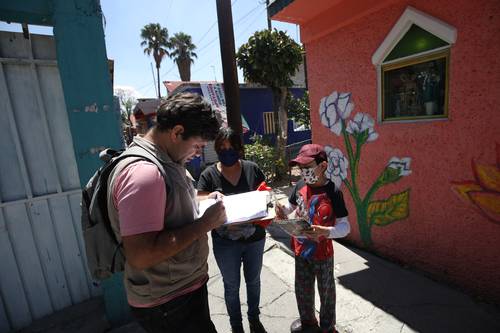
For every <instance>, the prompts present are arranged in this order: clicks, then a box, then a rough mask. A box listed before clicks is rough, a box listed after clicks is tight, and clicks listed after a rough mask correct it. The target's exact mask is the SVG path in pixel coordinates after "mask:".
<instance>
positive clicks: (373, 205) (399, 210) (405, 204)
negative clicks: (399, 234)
mask: <svg viewBox="0 0 500 333" xmlns="http://www.w3.org/2000/svg"><path fill="white" fill-rule="evenodd" d="M409 199H410V190H409V189H408V190H406V191H404V192H401V193H398V194H393V195H391V196H390V197H389V199H387V200H380V201H372V202H370V204H369V205H368V221H370V222H371V223H373V224H375V225H377V226H385V225H388V224H391V223H392V222H396V221H399V220H402V219H405V218H407V217H408V215H409V214H410V204H409V202H410V200H409Z"/></svg>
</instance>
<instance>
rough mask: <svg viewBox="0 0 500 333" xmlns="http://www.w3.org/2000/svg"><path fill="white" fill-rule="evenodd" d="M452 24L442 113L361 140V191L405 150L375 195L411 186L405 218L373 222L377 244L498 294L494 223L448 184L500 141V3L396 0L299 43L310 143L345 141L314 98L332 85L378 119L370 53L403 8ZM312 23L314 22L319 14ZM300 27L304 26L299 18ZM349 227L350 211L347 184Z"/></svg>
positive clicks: (499, 261)
mask: <svg viewBox="0 0 500 333" xmlns="http://www.w3.org/2000/svg"><path fill="white" fill-rule="evenodd" d="M407 5H410V6H413V7H414V8H416V9H418V10H421V11H423V12H425V13H427V14H429V15H432V16H434V17H436V18H439V19H441V20H443V21H445V22H447V23H448V24H451V25H452V26H454V27H456V28H457V32H458V37H457V42H456V44H455V45H454V46H453V47H452V49H451V57H450V61H451V62H450V86H449V119H448V120H444V121H430V122H415V123H409V124H408V123H407V124H401V123H400V124H395V123H392V124H387V123H385V124H379V123H377V124H376V126H375V130H376V131H377V132H378V133H379V134H380V136H379V138H378V140H376V141H375V142H373V143H368V144H366V145H365V146H364V150H363V152H362V157H361V164H360V168H359V177H360V183H361V192H362V193H363V195H364V194H365V193H366V191H367V189H368V186H370V185H371V184H372V183H373V182H374V180H375V179H376V178H377V176H378V175H379V174H380V172H381V170H382V169H383V168H384V167H385V165H386V164H387V161H388V160H389V159H390V158H391V157H392V156H397V157H404V156H409V157H411V158H412V164H411V169H412V171H413V173H412V174H411V175H410V176H408V177H404V178H402V179H401V180H400V181H399V182H397V183H395V184H391V185H388V186H386V187H383V188H382V189H380V190H379V191H378V192H377V195H376V196H375V198H374V199H385V198H388V197H389V195H390V194H392V193H398V192H401V191H403V190H404V189H406V188H408V187H409V188H411V194H410V217H409V218H408V219H406V220H403V221H397V222H395V223H393V224H391V225H389V226H386V227H374V228H373V229H372V230H373V233H372V235H373V241H374V244H375V246H374V247H375V250H376V251H377V252H378V253H380V254H382V255H384V256H386V257H390V258H392V259H395V260H397V261H401V262H405V263H408V264H409V265H410V266H412V267H415V268H418V269H422V270H424V271H427V272H429V273H430V274H431V275H433V276H435V277H437V278H439V279H442V280H445V281H448V282H451V283H452V284H455V285H458V286H460V287H462V288H463V289H465V290H467V291H469V292H472V293H475V294H478V295H482V296H483V297H486V298H488V299H490V300H493V301H497V302H499V301H500V283H499V282H500V224H495V223H493V222H490V221H488V220H487V219H486V218H484V217H483V216H482V215H480V214H478V213H477V211H476V210H474V209H473V208H472V207H471V206H470V205H466V204H465V203H464V202H463V201H461V200H460V199H459V198H458V197H457V196H456V195H455V193H454V192H453V191H452V189H451V184H450V182H452V181H460V180H471V179H473V173H472V169H471V159H475V160H476V161H478V162H481V163H483V164H490V165H494V164H495V163H496V159H495V158H496V155H495V154H496V152H495V142H498V143H500V2H499V1H498V0H489V1H469V0H441V1H427V0H416V1H400V2H397V3H395V4H391V5H389V6H388V7H386V8H384V9H383V10H380V11H378V12H375V13H372V14H371V15H369V16H367V17H364V18H362V19H358V20H356V21H355V22H352V23H351V24H349V25H348V26H345V27H343V28H341V29H339V30H337V31H334V32H333V33H330V34H328V35H326V36H324V37H322V38H320V39H316V40H313V41H311V42H309V43H307V44H306V49H307V61H308V79H309V88H310V97H311V103H312V105H311V110H312V112H311V118H312V123H313V141H314V142H318V143H322V144H330V145H332V146H339V147H340V148H341V150H343V151H344V154H345V152H346V151H345V147H344V146H343V140H341V138H340V137H337V136H335V135H334V134H333V133H331V132H330V131H329V130H328V129H326V128H325V127H323V126H322V125H321V123H320V121H319V113H318V108H319V101H320V99H321V98H322V97H324V96H327V95H328V94H330V93H331V92H332V91H333V90H337V91H342V92H352V96H353V99H354V103H355V104H356V106H355V110H354V112H353V114H355V113H356V112H366V113H369V114H370V115H371V116H372V117H373V118H374V119H377V76H376V70H375V68H374V66H373V65H372V63H371V57H372V55H373V53H374V52H375V51H376V49H377V48H378V47H379V46H380V44H381V43H382V41H383V40H384V38H385V37H386V35H387V34H388V33H389V31H390V30H391V28H392V27H393V25H394V24H395V23H396V21H397V20H398V19H399V17H400V16H401V14H402V13H403V11H404V10H405V8H406V6H407ZM316 23H317V22H316ZM306 26H307V24H306ZM343 191H344V195H345V197H346V198H347V202H348V206H349V209H350V214H351V215H350V216H351V221H352V222H351V225H352V226H353V228H352V229H353V230H352V233H351V236H350V239H351V240H352V241H353V242H355V243H358V244H361V243H360V239H359V233H358V228H357V225H356V222H355V218H356V217H355V216H356V210H355V208H354V206H353V203H352V200H351V198H350V195H349V194H348V191H347V189H345V188H344V189H343Z"/></svg>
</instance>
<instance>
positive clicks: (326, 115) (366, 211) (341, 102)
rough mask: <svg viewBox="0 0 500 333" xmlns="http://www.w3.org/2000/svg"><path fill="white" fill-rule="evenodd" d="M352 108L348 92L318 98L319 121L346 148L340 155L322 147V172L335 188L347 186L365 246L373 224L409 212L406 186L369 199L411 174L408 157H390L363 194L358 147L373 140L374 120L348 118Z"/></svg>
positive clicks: (359, 116) (361, 115)
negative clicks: (325, 161) (324, 158)
mask: <svg viewBox="0 0 500 333" xmlns="http://www.w3.org/2000/svg"><path fill="white" fill-rule="evenodd" d="M353 109H354V103H353V102H352V98H351V93H339V92H337V91H334V92H332V93H331V94H330V95H328V96H326V97H323V98H322V99H321V101H320V106H319V114H320V119H321V123H322V124H323V125H324V126H325V127H327V128H328V129H329V130H330V131H332V132H333V133H334V134H335V135H337V136H342V137H343V138H344V143H345V149H346V151H347V154H346V155H345V156H344V154H343V152H342V151H341V150H340V149H338V148H333V147H331V146H326V147H325V151H326V153H327V155H328V168H327V170H326V172H325V174H326V176H327V177H328V179H330V180H331V181H332V182H333V183H334V184H335V187H336V188H340V186H341V185H342V184H344V185H345V186H346V187H347V189H348V191H349V193H350V194H351V197H352V199H353V201H354V205H355V206H356V213H357V223H358V226H359V233H360V236H361V240H362V241H363V243H364V244H365V245H366V246H372V244H373V241H372V234H371V230H372V227H373V226H378V227H382V226H386V225H389V224H391V223H393V222H396V221H399V220H403V219H405V218H406V217H408V215H409V205H410V189H406V190H405V191H403V192H401V193H396V194H393V195H391V196H390V197H389V198H387V199H385V200H372V198H373V196H374V194H375V192H377V190H378V189H379V188H381V187H382V186H385V185H387V184H391V183H395V182H397V181H399V180H400V179H401V177H404V176H408V175H410V174H411V170H410V163H411V158H409V157H403V158H398V157H392V158H391V159H390V160H389V163H388V164H387V166H386V167H385V168H384V170H383V171H382V173H381V174H380V175H379V176H378V178H377V179H376V180H375V182H374V183H373V184H372V185H371V187H369V189H368V191H367V192H366V194H365V195H364V197H363V195H362V194H361V189H360V187H359V184H358V180H357V179H358V176H359V175H358V166H359V164H360V160H361V149H362V147H363V145H365V144H366V143H367V142H373V141H375V140H377V138H378V136H379V134H378V133H377V132H376V131H375V120H374V119H373V118H372V117H371V116H370V115H369V114H367V113H362V112H359V113H357V114H356V115H354V118H353V119H348V118H349V117H350V115H351V113H352V111H353ZM349 170H350V172H349ZM348 174H349V177H348Z"/></svg>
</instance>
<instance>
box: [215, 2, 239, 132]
mask: <svg viewBox="0 0 500 333" xmlns="http://www.w3.org/2000/svg"><path fill="white" fill-rule="evenodd" d="M216 1H217V21H218V23H219V42H220V54H221V59H222V74H223V79H224V94H225V95H226V112H227V122H228V125H229V127H230V128H231V129H232V130H233V131H234V132H235V133H238V134H239V135H240V136H242V133H243V130H242V124H241V113H240V87H239V85H238V72H237V71H236V58H235V53H234V49H235V47H234V31H233V16H232V12H231V0H216Z"/></svg>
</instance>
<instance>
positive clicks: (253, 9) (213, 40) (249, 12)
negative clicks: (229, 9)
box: [197, 0, 260, 55]
mask: <svg viewBox="0 0 500 333" xmlns="http://www.w3.org/2000/svg"><path fill="white" fill-rule="evenodd" d="M236 1H237V0H235V2H236ZM259 7H260V4H259V5H257V6H256V7H254V8H252V9H250V10H249V11H248V12H246V13H245V14H244V15H243V16H241V17H240V18H238V20H236V21H235V22H234V23H233V26H234V25H236V24H238V23H241V22H242V21H243V20H245V19H246V18H247V17H248V16H249V15H250V14H251V13H253V12H254V11H255V10H256V9H258V8H259ZM216 23H217V22H216ZM214 25H215V23H214ZM217 40H219V36H216V37H215V38H214V39H212V40H211V41H210V42H208V43H207V44H205V45H204V46H202V47H200V48H199V49H198V50H197V52H198V55H200V54H202V52H201V51H202V50H204V49H206V48H207V47H209V46H210V45H212V44H213V43H214V42H216V41H217Z"/></svg>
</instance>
